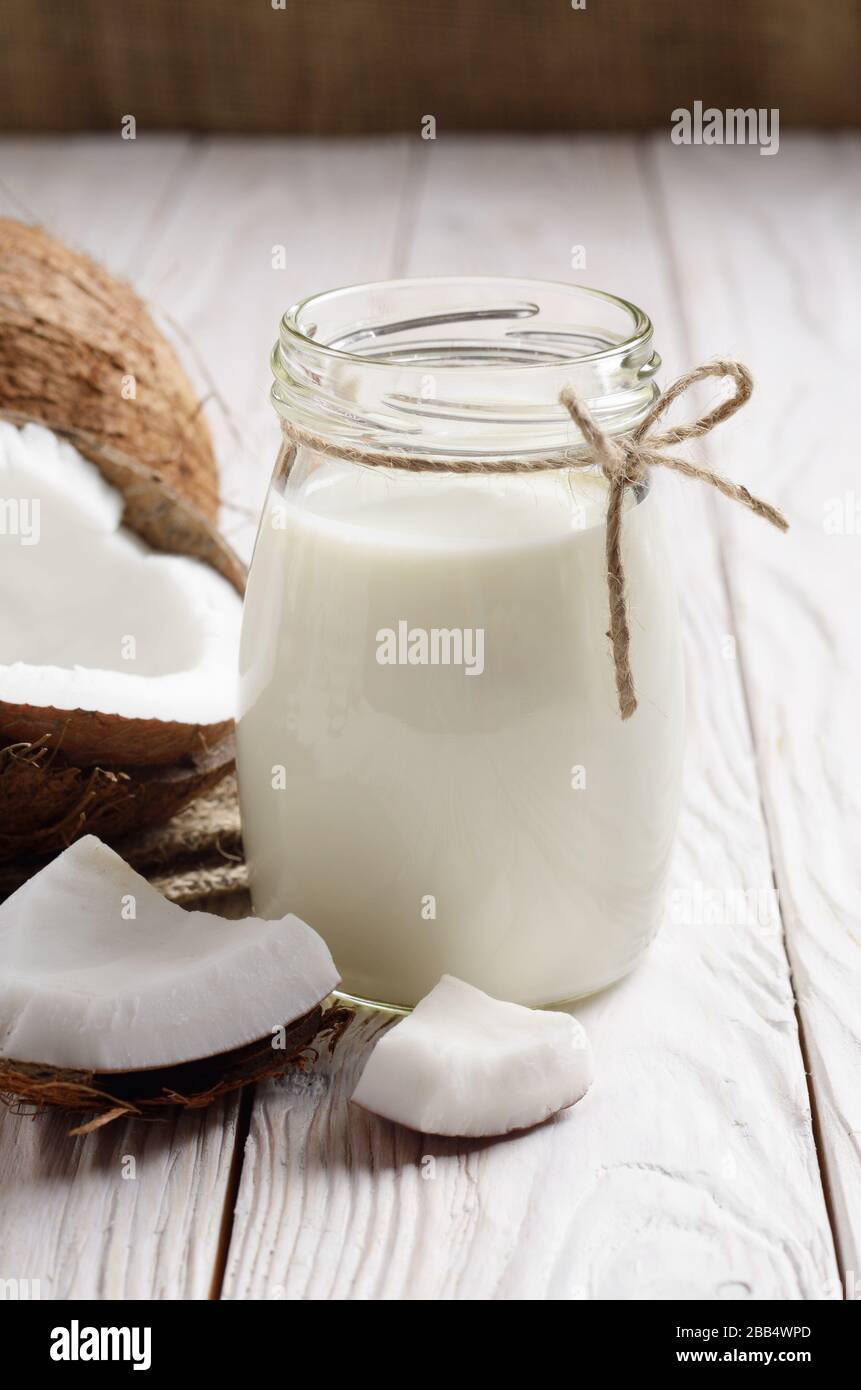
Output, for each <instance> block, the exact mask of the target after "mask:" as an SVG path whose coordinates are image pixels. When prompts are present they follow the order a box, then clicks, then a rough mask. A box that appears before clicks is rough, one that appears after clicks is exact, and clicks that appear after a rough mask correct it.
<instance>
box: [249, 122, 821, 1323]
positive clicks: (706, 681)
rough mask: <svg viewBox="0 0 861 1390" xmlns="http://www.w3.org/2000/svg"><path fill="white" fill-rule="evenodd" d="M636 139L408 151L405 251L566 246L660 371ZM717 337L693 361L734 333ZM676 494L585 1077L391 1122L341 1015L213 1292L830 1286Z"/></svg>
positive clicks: (269, 1102) (521, 262)
mask: <svg viewBox="0 0 861 1390" xmlns="http://www.w3.org/2000/svg"><path fill="white" fill-rule="evenodd" d="M637 149H638V147H637V146H636V145H635V144H634V143H633V142H629V141H612V140H605V139H595V140H586V141H577V142H568V141H563V140H549V141H547V140H545V141H529V140H504V141H503V140H497V141H494V142H493V143H482V142H478V141H475V140H458V139H454V138H451V137H446V138H441V139H439V140H438V141H437V142H436V143H435V145H434V146H433V147H432V148H429V149H428V148H425V149H422V148H421V147H420V146H419V145H418V143H417V142H416V144H415V145H414V146H413V150H412V153H413V158H414V159H415V160H416V161H422V164H421V172H422V175H423V180H422V179H419V178H418V177H417V178H416V180H415V183H414V186H413V191H414V195H415V197H416V199H417V202H416V205H415V207H414V210H413V213H412V217H411V218H406V219H405V221H406V222H407V223H409V222H410V221H411V224H412V225H413V227H414V229H415V230H414V235H413V239H412V244H411V247H410V254H409V257H408V259H407V262H406V265H405V267H404V269H405V270H406V271H407V272H408V273H414V274H418V273H422V274H427V273H437V274H439V273H447V272H451V273H455V272H456V273H468V272H480V273H485V274H487V273H494V272H496V273H507V274H518V275H523V274H533V275H538V276H542V277H546V278H555V279H568V278H571V277H572V270H571V247H572V246H574V245H583V246H585V248H586V263H587V268H586V270H585V273H583V275H582V276H581V278H582V279H583V280H584V281H585V282H586V283H596V284H598V285H601V286H605V287H607V288H611V289H614V290H617V291H619V292H622V293H625V294H628V295H630V297H632V298H634V299H635V300H636V301H637V302H639V303H642V304H643V305H644V307H646V308H647V309H649V310H651V311H652V312H653V314H654V317H655V320H656V323H657V328H658V342H659V347H660V350H661V351H662V353H663V354H664V356H665V358H666V361H667V372H666V377H665V379H667V380H668V379H669V378H670V377H671V376H672V375H673V373H674V372H676V371H678V370H681V369H682V367H685V366H687V365H689V363H688V360H687V356H686V349H685V343H684V340H683V337H682V334H681V323H680V320H679V314H678V309H677V305H676V302H675V299H674V294H673V265H672V263H671V260H670V257H669V248H668V246H667V245H666V239H665V235H664V229H663V225H662V220H661V216H660V207H659V205H658V204H657V201H656V191H655V189H654V187H653V186H651V185H650V183H649V181H648V179H647V177H646V172H647V171H646V170H645V169H644V165H643V162H642V160H641V159H640V158H639V157H638V155H637ZM787 198H788V201H787V204H786V207H785V209H784V211H785V215H786V216H791V214H792V200H791V198H790V197H789V195H788V194H787ZM574 278H577V277H576V276H574ZM701 311H702V306H700V305H698V304H697V303H696V302H694V303H692V304H691V306H690V312H691V313H692V314H699V313H700V312H701ZM707 327H708V323H707V321H706V320H705V319H704V320H703V322H702V323H700V328H701V331H702V332H703V333H705V331H706V328H707ZM714 337H715V340H714V341H712V342H711V343H710V346H709V351H710V352H716V351H718V350H721V349H724V348H726V347H728V346H731V344H726V343H723V342H721V341H720V337H719V335H714ZM680 493H681V489H680V488H673V487H666V488H665V489H664V494H665V501H666V503H667V505H668V508H669V509H670V517H671V524H672V528H673V529H672V535H673V540H674V548H675V559H676V564H677V568H678V571H679V576H680V580H681V593H682V609H683V617H684V627H685V634H686V641H687V653H688V655H687V660H688V688H689V697H688V699H689V715H688V718H689V753H688V763H687V773H686V795H685V808H684V813H683V819H682V824H681V827H680V834H679V841H678V848H677V853H676V856H675V862H674V866H673V872H672V882H671V896H670V900H669V901H670V907H671V910H670V912H669V914H668V921H667V923H666V925H665V927H664V929H663V931H662V933H661V935H660V936H659V938H658V940H657V942H656V943H655V945H654V947H653V949H652V950H651V952H650V954H649V956H648V958H647V960H646V961H645V963H644V964H643V965H642V966H641V967H640V968H639V970H638V971H637V972H636V973H635V974H634V975H633V976H632V977H630V978H629V979H628V980H626V981H624V982H623V983H622V984H620V985H618V986H616V987H615V988H614V989H611V990H608V991H606V992H605V993H604V994H602V995H600V996H596V997H595V998H594V999H592V1000H590V1001H588V1002H587V1003H584V1004H583V1005H582V1006H580V1007H579V1008H578V1010H577V1013H578V1015H579V1016H580V1017H581V1018H582V1019H583V1021H584V1023H585V1024H586V1027H587V1028H588V1029H589V1031H590V1033H591V1035H592V1039H593V1043H594V1046H595V1052H596V1059H597V1080H596V1083H595V1086H594V1089H593V1092H592V1093H591V1094H590V1095H589V1097H588V1098H587V1099H586V1101H584V1102H583V1103H582V1105H581V1106H578V1107H576V1108H575V1109H574V1111H572V1112H569V1114H567V1115H566V1116H564V1117H562V1118H561V1119H559V1120H558V1121H556V1122H555V1123H553V1124H550V1125H547V1126H544V1127H542V1128H541V1129H538V1130H535V1131H533V1132H532V1133H530V1134H528V1135H522V1136H518V1137H517V1138H513V1139H510V1140H508V1141H506V1142H503V1143H492V1144H484V1145H481V1144H470V1145H458V1144H455V1143H450V1142H445V1143H440V1142H438V1141H432V1140H429V1139H427V1138H422V1137H419V1136H411V1135H409V1134H407V1133H405V1132H401V1131H398V1130H397V1129H395V1128H394V1127H392V1126H390V1125H388V1124H386V1123H385V1122H383V1121H377V1120H375V1119H373V1118H370V1117H367V1116H365V1115H362V1114H356V1113H355V1112H354V1111H353V1110H352V1108H351V1107H349V1105H348V1101H347V1097H348V1095H349V1091H350V1088H351V1085H352V1082H353V1077H354V1076H355V1075H356V1074H357V1073H358V1069H359V1067H360V1066H361V1053H362V1049H363V1048H364V1047H366V1046H367V1045H368V1042H369V1040H370V1039H371V1038H372V1037H373V1035H374V1032H375V1030H376V1029H378V1028H379V1027H380V1026H381V1025H380V1023H379V1021H378V1020H375V1019H374V1018H373V1017H371V1018H367V1017H364V1016H363V1017H362V1018H361V1019H360V1020H359V1022H358V1023H357V1024H356V1025H354V1030H353V1034H352V1039H351V1040H350V1035H348V1039H347V1040H345V1043H344V1044H342V1047H341V1048H339V1052H338V1056H337V1058H336V1061H335V1065H334V1066H329V1065H327V1064H324V1066H323V1067H322V1069H320V1070H319V1071H318V1070H315V1072H314V1073H313V1074H312V1075H311V1076H309V1077H308V1078H306V1079H305V1080H303V1081H302V1082H293V1083H291V1084H289V1085H286V1086H284V1085H281V1086H278V1085H269V1086H267V1087H265V1088H263V1090H262V1091H261V1093H260V1095H259V1096H258V1098H257V1102H256V1104H255V1106H254V1110H253V1113H252V1121H251V1130H250V1135H249V1140H248V1145H247V1150H246V1161H245V1165H244V1168H243V1173H242V1180H241V1185H240V1190H239V1200H238V1205H237V1209H236V1220H235V1225H234V1230H233V1239H232V1243H231V1247H230V1251H229V1257H228V1264H227V1269H226V1278H225V1296H227V1297H231V1298H244V1297H270V1298H272V1297H275V1298H279V1297H284V1298H299V1297H308V1296H313V1297H322V1296H329V1297H331V1296H335V1297H344V1296H349V1297H362V1298H428V1299H430V1298H450V1297H458V1298H491V1297H508V1298H512V1297H515V1298H516V1297H523V1298H541V1297H557V1298H600V1297H604V1298H660V1297H690V1298H698V1297H701V1298H722V1297H730V1298H732V1297H755V1298H781V1299H795V1298H814V1299H815V1298H821V1297H825V1296H827V1295H828V1292H829V1289H830V1288H831V1285H830V1284H829V1281H830V1280H833V1279H834V1276H835V1273H836V1265H835V1259H834V1251H833V1245H832V1240H831V1233H830V1229H829V1224H828V1219H827V1213H826V1210H825V1204H824V1200H823V1193H822V1188H821V1182H820V1175H819V1171H818V1166H817V1157H816V1151H815V1145H814V1140H813V1133H812V1126H811V1117H810V1112H809V1106H808V1094H807V1087H806V1083H805V1075H804V1066H803V1059H802V1055H801V1051H800V1048H799V1039H798V1033H797V1028H796V1021H795V1001H794V998H793V994H792V989H791V982H790V976H789V970H788V966H787V960H786V955H785V952H784V949H783V943H782V939H781V933H780V930H779V924H778V922H777V920H776V918H775V916H774V914H770V915H769V913H768V912H767V911H766V913H765V914H764V919H763V922H762V923H761V924H760V923H757V922H754V923H753V924H751V923H750V922H749V921H748V920H747V915H748V910H749V908H750V907H751V905H753V906H754V907H756V906H758V905H761V904H762V903H763V902H764V903H765V904H766V906H767V905H768V903H769V901H770V899H769V897H768V890H769V889H770V888H771V882H772V879H771V873H772V870H771V863H770V857H769V847H768V840H767V835H766V829H765V825H764V822H763V817H762V812H761V808H760V797H759V788H758V784H757V778H756V771H755V767H754V763H753V757H752V746H751V742H750V731H749V725H748V718H747V712H746V708H745V701H744V695H743V690H742V686H741V682H740V680H739V675H738V668H737V666H736V665H735V664H734V663H733V662H731V661H727V660H726V659H725V658H724V656H723V650H724V649H725V643H724V639H725V636H726V635H727V634H731V633H732V632H733V630H734V623H733V618H732V614H731V612H730V609H729V607H728V604H727V597H726V590H725V586H724V583H723V579H722V576H721V569H720V557H719V554H718V551H717V547H716V543H715V536H714V528H713V525H712V522H711V511H710V504H709V502H708V501H707V499H706V498H704V497H703V496H702V490H701V489H697V488H696V487H694V486H693V485H687V486H686V487H685V489H684V492H683V494H682V495H680ZM682 508H683V510H682ZM704 895H707V896H705V897H704ZM703 902H705V903H707V904H709V906H710V908H711V907H712V906H713V905H714V903H716V906H717V918H718V920H717V922H716V923H714V924H712V923H711V921H710V917H709V912H703V910H702V908H703ZM739 903H741V905H742V909H743V910H742V911H739ZM427 1158H430V1159H433V1164H432V1165H429V1164H427V1163H426V1162H425V1160H426V1159H427Z"/></svg>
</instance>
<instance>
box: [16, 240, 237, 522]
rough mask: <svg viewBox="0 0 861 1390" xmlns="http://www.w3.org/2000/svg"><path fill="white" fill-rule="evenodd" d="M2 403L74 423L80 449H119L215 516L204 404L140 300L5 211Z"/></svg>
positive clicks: (51, 422)
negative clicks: (95, 445) (94, 445)
mask: <svg viewBox="0 0 861 1390" xmlns="http://www.w3.org/2000/svg"><path fill="white" fill-rule="evenodd" d="M132 391H133V392H134V394H133V395H132ZM0 409H3V410H9V411H14V412H15V413H16V414H18V415H20V416H22V417H23V418H25V419H27V420H36V421H38V422H39V423H40V424H43V425H47V427H48V428H49V429H51V430H54V431H55V432H56V433H58V434H66V433H67V432H68V431H70V430H73V431H79V432H80V433H81V436H82V438H83V439H84V441H85V442H84V444H83V445H82V446H81V452H82V453H84V454H85V455H88V448H87V444H86V441H87V440H97V441H101V442H102V443H104V444H108V445H110V446H113V447H115V448H117V449H118V450H119V451H120V452H122V453H124V454H127V455H128V456H129V457H131V458H134V459H136V460H137V461H138V462H139V463H140V464H141V465H142V466H143V467H144V468H148V469H149V470H150V471H152V472H154V473H156V474H157V475H158V476H159V477H161V478H163V479H164V480H165V482H167V483H168V484H169V485H170V486H171V487H172V488H173V489H174V491H176V492H178V493H179V494H180V496H183V497H185V498H186V499H187V500H189V501H190V502H192V503H194V504H195V505H196V506H197V507H198V508H199V509H200V510H201V511H202V512H203V514H204V515H205V516H207V517H209V519H210V520H214V519H215V517H216V515H217V512H218V470H217V467H216V462H215V456H214V454H213V450H212V441H211V439H210V436H209V431H208V429H207V426H206V423H205V421H204V419H203V416H202V414H201V410H200V403H199V402H198V399H197V397H196V395H195V392H194V390H193V389H192V386H191V384H190V382H189V381H188V379H187V377H186V376H185V374H184V372H183V370H182V368H181V366H180V364H179V362H178V360H177V358H176V355H175V354H174V351H173V349H172V347H171V346H170V344H169V343H168V342H167V340H166V338H165V337H164V336H163V334H162V333H161V332H160V331H159V329H158V328H157V327H156V325H155V324H154V323H153V321H152V319H151V318H150V316H149V314H148V312H147V310H146V308H145V306H144V304H143V302H142V300H140V299H139V298H138V296H137V295H136V294H135V293H134V291H133V290H132V289H131V288H130V287H129V286H128V285H126V284H124V283H123V282H122V281H121V280H117V279H115V278H114V277H113V276H112V275H109V274H108V273H107V271H105V270H103V269H102V268H101V267H100V266H98V265H97V264H96V263H95V261H93V260H91V259H90V257H89V256H86V255H83V254H82V253H81V252H80V251H73V250H71V249H70V248H69V247H68V246H65V245H64V244H63V242H61V241H58V240H57V239H56V238H55V237H52V236H49V235H48V233H47V232H45V231H43V230H42V229H41V228H40V227H29V226H27V225H26V224H25V223H23V222H17V221H14V220H12V219H10V218H0ZM88 456H89V455H88Z"/></svg>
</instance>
